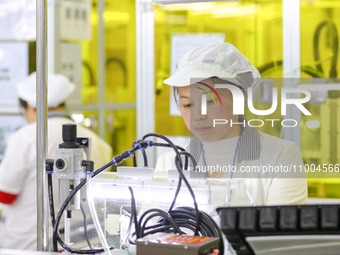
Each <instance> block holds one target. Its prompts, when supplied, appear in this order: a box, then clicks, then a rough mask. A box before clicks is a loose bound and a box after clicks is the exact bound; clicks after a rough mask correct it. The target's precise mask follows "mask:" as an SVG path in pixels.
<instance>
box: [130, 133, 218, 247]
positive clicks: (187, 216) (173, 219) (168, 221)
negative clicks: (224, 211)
mask: <svg viewBox="0 0 340 255" xmlns="http://www.w3.org/2000/svg"><path fill="white" fill-rule="evenodd" d="M150 136H155V137H158V138H161V139H163V140H165V141H166V142H167V143H168V146H164V144H162V145H161V146H164V147H171V148H173V149H174V151H175V153H176V156H175V165H176V168H177V170H178V173H179V180H178V186H177V188H178V189H177V190H176V193H175V197H174V200H173V202H172V205H171V207H170V209H171V210H169V211H168V212H165V211H163V210H160V209H157V208H156V209H150V210H148V211H146V212H144V213H143V214H142V215H141V216H140V219H139V221H138V220H137V211H136V206H135V205H133V204H135V199H134V195H133V192H132V188H131V187H129V189H130V193H131V207H132V209H131V210H132V211H134V212H131V214H132V215H133V217H134V223H135V232H134V233H132V234H131V236H130V238H129V241H130V242H131V243H134V241H133V240H131V238H132V237H133V236H134V235H135V236H136V238H137V239H138V238H141V237H143V236H146V235H149V234H153V233H157V232H160V231H161V232H172V233H180V234H182V233H185V231H184V229H187V230H190V231H192V232H194V235H204V236H213V237H219V239H220V245H219V246H220V247H219V249H220V251H221V254H223V252H224V241H223V235H222V231H221V229H220V228H219V227H218V226H217V224H216V222H215V221H214V220H213V219H212V218H211V217H210V216H209V215H207V214H206V213H204V212H201V211H199V210H198V205H197V202H196V198H195V194H194V192H193V190H192V188H191V186H190V184H189V182H188V180H187V179H186V177H185V175H184V173H183V167H182V166H183V164H182V159H181V155H184V156H185V157H186V158H190V159H191V160H192V163H193V165H196V161H195V159H194V158H193V157H192V155H190V154H189V153H188V152H181V153H180V152H179V151H178V148H177V147H176V146H175V145H174V144H173V143H172V142H171V141H170V140H169V139H168V138H167V137H165V136H163V135H160V134H157V133H151V134H147V135H145V136H144V137H143V139H142V140H145V139H146V138H148V137H150ZM157 145H158V144H155V143H152V146H157ZM185 167H187V164H185ZM182 179H183V181H184V183H185V184H186V186H187V188H188V190H189V193H190V195H191V197H192V198H193V201H194V208H191V207H180V208H175V209H173V206H174V203H175V201H176V198H177V195H178V192H179V189H180V184H181V181H182ZM154 217H160V218H159V220H158V222H157V223H156V224H153V225H152V226H147V223H148V221H150V220H151V219H152V218H154Z"/></svg>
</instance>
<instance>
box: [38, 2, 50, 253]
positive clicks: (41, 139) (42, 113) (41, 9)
mask: <svg viewBox="0 0 340 255" xmlns="http://www.w3.org/2000/svg"><path fill="white" fill-rule="evenodd" d="M36 3H37V5H36V8H37V11H36V19H37V27H36V33H37V36H36V39H37V59H36V61H37V68H36V69H37V84H36V86H37V96H36V98H37V133H36V137H37V147H36V149H37V249H38V250H39V251H46V250H47V248H48V229H47V228H48V225H47V213H46V206H45V205H46V199H47V197H46V189H45V169H44V168H45V160H46V148H47V146H46V130H47V96H46V84H47V61H46V60H47V52H46V42H47V8H46V7H47V0H38V1H37V2H36Z"/></svg>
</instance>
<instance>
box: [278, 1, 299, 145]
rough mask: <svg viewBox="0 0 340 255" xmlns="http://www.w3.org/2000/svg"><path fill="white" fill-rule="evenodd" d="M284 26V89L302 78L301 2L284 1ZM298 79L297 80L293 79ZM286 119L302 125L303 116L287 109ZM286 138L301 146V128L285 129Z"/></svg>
mask: <svg viewBox="0 0 340 255" xmlns="http://www.w3.org/2000/svg"><path fill="white" fill-rule="evenodd" d="M282 11H283V14H282V24H283V78H285V79H284V85H283V86H284V87H292V86H295V85H296V81H297V80H298V78H300V65H301V52H300V41H301V40H300V0H283V1H282ZM293 78H297V79H293ZM284 118H285V119H294V120H296V121H297V122H298V123H300V119H301V114H300V111H299V110H298V109H296V108H293V107H289V108H287V115H286V116H285V117H284ZM283 132H284V138H285V139H287V140H291V141H293V142H295V143H296V144H297V145H299V146H300V140H301V130H300V126H299V125H297V126H296V127H289V128H283Z"/></svg>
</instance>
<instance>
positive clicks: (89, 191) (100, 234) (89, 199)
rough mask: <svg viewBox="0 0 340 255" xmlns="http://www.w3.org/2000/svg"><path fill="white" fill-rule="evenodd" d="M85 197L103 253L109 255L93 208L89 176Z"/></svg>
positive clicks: (108, 248)
mask: <svg viewBox="0 0 340 255" xmlns="http://www.w3.org/2000/svg"><path fill="white" fill-rule="evenodd" d="M86 197H87V201H88V204H89V208H90V213H91V217H92V220H93V223H94V226H95V228H96V231H97V234H98V236H99V239H100V242H101V244H102V246H103V249H104V251H105V253H106V254H107V255H111V252H110V247H109V245H108V244H107V241H106V238H105V235H104V232H103V230H102V227H101V226H100V223H99V219H98V216H97V212H96V208H95V206H94V201H93V196H92V186H91V175H90V174H86Z"/></svg>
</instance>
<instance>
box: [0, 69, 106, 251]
mask: <svg viewBox="0 0 340 255" xmlns="http://www.w3.org/2000/svg"><path fill="white" fill-rule="evenodd" d="M74 88H75V85H74V84H73V83H72V82H70V81H69V79H68V78H67V77H65V76H63V75H61V74H49V75H48V83H47V104H48V138H47V144H48V148H47V155H46V156H47V158H51V159H53V158H54V155H55V150H56V148H58V145H59V144H60V143H62V125H63V124H65V123H74V122H73V121H72V120H71V118H70V117H69V116H68V115H67V114H66V113H65V101H66V99H67V98H68V97H69V96H70V95H71V93H72V92H73V90H74ZM17 91H18V95H19V102H20V105H21V106H22V107H23V109H24V116H25V118H26V120H27V122H28V124H27V125H26V126H23V127H22V128H20V129H19V130H18V131H16V132H15V133H13V135H12V136H11V137H10V139H9V141H8V144H7V148H6V151H5V156H4V158H3V160H2V162H1V165H0V203H3V204H5V207H4V208H3V210H2V215H1V220H0V248H13V249H26V250H36V249H37V202H36V186H37V185H36V172H37V170H36V169H37V166H36V117H37V114H36V73H32V74H31V75H29V76H28V77H26V78H25V79H24V80H22V81H21V82H20V83H19V84H17ZM77 136H84V137H90V138H91V139H92V154H91V159H92V160H93V161H94V163H95V169H97V168H99V167H101V166H103V165H105V164H106V163H108V162H109V161H110V160H111V157H112V148H111V147H110V146H109V145H108V144H107V143H106V142H105V141H104V140H103V139H102V138H100V137H99V136H98V135H96V134H95V133H94V132H92V131H91V130H89V129H87V128H85V127H83V126H81V125H77Z"/></svg>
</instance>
